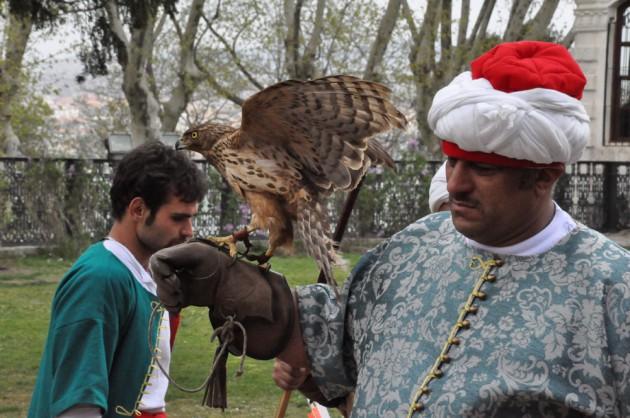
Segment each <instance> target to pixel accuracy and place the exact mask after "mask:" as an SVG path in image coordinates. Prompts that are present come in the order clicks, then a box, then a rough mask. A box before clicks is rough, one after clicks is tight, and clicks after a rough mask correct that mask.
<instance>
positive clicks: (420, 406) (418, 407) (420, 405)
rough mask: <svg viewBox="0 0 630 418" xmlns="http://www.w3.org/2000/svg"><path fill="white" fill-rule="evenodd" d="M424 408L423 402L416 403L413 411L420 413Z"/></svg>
mask: <svg viewBox="0 0 630 418" xmlns="http://www.w3.org/2000/svg"><path fill="white" fill-rule="evenodd" d="M423 407H424V405H422V402H416V403H415V404H414V405H413V410H414V412H418V411H421V410H422V408H423Z"/></svg>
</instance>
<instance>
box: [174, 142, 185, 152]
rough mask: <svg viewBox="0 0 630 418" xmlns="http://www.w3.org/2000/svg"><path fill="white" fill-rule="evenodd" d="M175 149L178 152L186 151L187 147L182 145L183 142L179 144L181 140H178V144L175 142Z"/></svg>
mask: <svg viewBox="0 0 630 418" xmlns="http://www.w3.org/2000/svg"><path fill="white" fill-rule="evenodd" d="M175 149H176V150H177V151H179V150H183V149H186V145H184V144H182V143H181V142H179V140H177V142H175Z"/></svg>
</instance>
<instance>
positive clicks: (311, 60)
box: [299, 0, 326, 79]
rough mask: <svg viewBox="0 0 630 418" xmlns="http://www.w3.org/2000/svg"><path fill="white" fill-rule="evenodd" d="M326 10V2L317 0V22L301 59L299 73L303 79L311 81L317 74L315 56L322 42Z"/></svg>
mask: <svg viewBox="0 0 630 418" xmlns="http://www.w3.org/2000/svg"><path fill="white" fill-rule="evenodd" d="M325 8H326V0H317V9H316V10H315V22H314V23H313V33H311V38H310V39H309V41H308V44H307V45H306V47H305V48H304V53H303V54H302V58H301V59H300V64H299V73H300V75H301V77H302V78H304V79H310V78H313V77H314V75H315V74H314V73H315V56H316V54H317V48H319V45H320V43H321V40H322V31H323V30H324V9H325Z"/></svg>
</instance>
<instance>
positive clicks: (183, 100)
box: [162, 0, 206, 132]
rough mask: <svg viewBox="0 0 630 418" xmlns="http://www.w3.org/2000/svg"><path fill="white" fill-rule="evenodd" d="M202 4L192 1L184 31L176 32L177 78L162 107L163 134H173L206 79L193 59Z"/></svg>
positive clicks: (202, 0) (199, 0)
mask: <svg viewBox="0 0 630 418" xmlns="http://www.w3.org/2000/svg"><path fill="white" fill-rule="evenodd" d="M203 3H204V0H193V3H192V5H191V7H190V14H189V15H188V21H187V23H186V29H185V30H184V32H183V33H182V32H181V31H179V30H178V36H179V43H180V49H179V51H180V52H179V60H178V62H177V66H178V71H177V74H178V76H179V77H178V79H177V82H176V84H175V86H174V87H173V89H172V90H171V94H170V99H169V100H168V101H167V102H165V103H164V105H163V112H162V129H163V130H164V131H165V132H175V129H176V128H177V122H178V121H179V118H180V116H181V114H182V113H183V112H184V110H186V106H187V105H188V103H189V102H190V98H191V97H192V95H193V93H194V91H195V90H196V89H197V86H199V84H200V83H201V82H202V81H204V80H205V79H206V76H205V74H204V73H203V72H202V71H201V70H200V69H199V68H198V67H197V65H196V64H195V59H194V54H195V50H194V41H195V34H196V33H197V28H198V27H199V20H200V19H201V15H202V14H203ZM173 23H174V24H175V25H176V27H178V26H177V22H176V21H175V19H173Z"/></svg>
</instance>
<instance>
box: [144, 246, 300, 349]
mask: <svg viewBox="0 0 630 418" xmlns="http://www.w3.org/2000/svg"><path fill="white" fill-rule="evenodd" d="M149 264H150V270H151V274H152V276H153V280H154V281H155V283H156V284H157V288H158V291H157V292H158V297H159V298H160V300H161V301H162V302H163V303H164V305H165V306H166V307H167V309H169V310H179V309H181V308H183V307H186V306H189V305H193V306H207V307H209V308H210V321H211V322H212V326H213V327H214V328H215V329H217V328H218V327H220V326H222V325H223V324H224V323H225V322H226V321H227V320H228V318H230V319H233V320H235V321H238V322H240V323H241V324H242V325H243V327H244V328H245V330H246V333H247V345H246V354H247V356H249V357H252V358H255V359H259V360H267V359H271V358H274V357H276V356H277V355H278V353H279V352H280V351H282V349H283V348H284V347H285V345H286V343H287V340H288V338H289V336H290V332H291V330H292V328H293V321H294V320H295V318H294V310H293V296H292V293H291V290H290V289H289V286H288V284H287V282H286V279H285V278H284V276H282V275H281V274H278V273H275V272H272V271H264V270H262V269H261V268H260V267H259V266H256V265H253V264H250V263H248V262H245V261H234V260H233V259H232V258H230V257H229V256H228V255H227V254H225V253H224V252H222V251H220V250H218V249H217V248H216V247H214V246H212V245H211V244H209V243H207V242H205V241H192V242H188V243H184V244H179V245H175V246H173V247H169V248H166V249H163V250H160V251H158V252H157V253H155V254H154V255H153V256H152V257H151V260H150V263H149ZM233 337H234V339H233V342H232V343H230V344H229V346H228V348H229V350H230V352H231V353H232V354H235V355H241V354H242V352H241V351H242V347H243V342H244V341H243V338H244V336H243V333H242V331H241V330H240V327H234V335H233Z"/></svg>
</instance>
